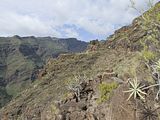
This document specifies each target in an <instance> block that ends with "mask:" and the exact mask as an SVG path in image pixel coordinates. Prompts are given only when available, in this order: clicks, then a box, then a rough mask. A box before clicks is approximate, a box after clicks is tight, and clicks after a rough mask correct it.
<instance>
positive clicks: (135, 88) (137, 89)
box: [124, 78, 147, 100]
mask: <svg viewBox="0 0 160 120" xmlns="http://www.w3.org/2000/svg"><path fill="white" fill-rule="evenodd" d="M129 84H130V88H129V90H127V91H124V92H125V93H130V95H129V97H128V99H127V100H129V99H130V98H131V97H132V96H133V97H134V99H136V98H137V97H140V99H145V98H144V95H146V94H147V93H145V92H143V89H144V88H145V85H140V83H139V82H138V81H137V78H135V79H133V81H131V80H129Z"/></svg>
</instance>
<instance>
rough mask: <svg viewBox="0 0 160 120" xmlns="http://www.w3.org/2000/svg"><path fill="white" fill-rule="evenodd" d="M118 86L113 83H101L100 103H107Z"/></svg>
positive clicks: (99, 87)
mask: <svg viewBox="0 0 160 120" xmlns="http://www.w3.org/2000/svg"><path fill="white" fill-rule="evenodd" d="M117 86H118V84H117V83H115V82H112V83H101V84H100V85H99V86H98V89H99V91H100V98H99V99H98V101H97V102H98V103H102V102H105V101H106V100H108V99H109V98H110V96H111V93H112V91H113V90H114V89H116V88H117Z"/></svg>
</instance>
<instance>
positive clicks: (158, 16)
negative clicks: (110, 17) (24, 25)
mask: <svg viewBox="0 0 160 120" xmlns="http://www.w3.org/2000/svg"><path fill="white" fill-rule="evenodd" d="M144 18H145V19H144ZM159 51H160V3H157V4H156V5H155V6H154V7H153V8H151V9H150V10H149V11H147V12H146V13H144V15H143V16H140V17H139V18H137V19H135V20H134V21H133V23H132V24H131V25H130V26H126V27H123V28H121V29H119V30H117V31H116V32H115V34H114V35H112V36H110V37H109V38H108V40H107V41H105V42H98V41H92V42H91V44H90V45H89V47H88V50H87V51H86V52H83V53H78V54H77V53H76V54H63V55H60V56H59V57H58V58H55V59H51V60H49V61H48V63H47V65H46V66H45V67H44V68H43V70H42V71H41V72H40V74H39V80H37V81H36V82H34V83H33V84H32V85H31V86H30V88H29V89H26V90H25V91H23V92H21V94H19V95H18V96H17V97H16V98H15V99H13V100H12V101H11V102H10V103H9V104H8V105H7V106H5V107H3V108H2V109H1V110H0V117H1V119H4V120H7V119H9V120H25V119H26V120H33V119H36V120H149V119H154V120H159V119H160V114H159V113H160V102H159V99H160V98H159V91H160V88H159V86H160V84H159V83H160V78H159V75H160V69H159V68H160V52H159Z"/></svg>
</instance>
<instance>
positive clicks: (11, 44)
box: [0, 36, 87, 107]
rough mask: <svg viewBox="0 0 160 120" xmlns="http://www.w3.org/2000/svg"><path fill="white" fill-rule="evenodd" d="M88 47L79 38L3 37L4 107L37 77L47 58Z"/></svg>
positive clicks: (0, 68) (1, 79) (1, 81)
mask: <svg viewBox="0 0 160 120" xmlns="http://www.w3.org/2000/svg"><path fill="white" fill-rule="evenodd" d="M71 43H73V44H71ZM73 46H75V47H73ZM86 47H87V43H85V42H82V41H78V40H77V39H75V38H68V39H58V38H51V37H38V38H36V37H33V36H31V37H19V36H14V37H0V91H1V93H3V95H2V96H1V95H0V96H1V97H2V98H1V101H3V102H1V101H0V104H1V105H0V107H1V106H3V104H4V103H5V101H6V102H7V101H8V100H6V99H8V98H9V99H10V98H11V96H15V95H16V94H17V93H18V92H19V91H21V90H23V89H24V88H25V87H27V86H28V85H29V84H30V83H31V82H33V81H34V80H35V79H36V78H37V74H38V69H41V68H42V67H43V65H44V64H45V62H46V60H47V59H49V58H52V57H57V56H58V55H59V54H60V53H70V52H81V51H83V50H85V49H86ZM3 99H4V100H3Z"/></svg>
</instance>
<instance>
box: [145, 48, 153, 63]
mask: <svg viewBox="0 0 160 120" xmlns="http://www.w3.org/2000/svg"><path fill="white" fill-rule="evenodd" d="M142 56H143V58H144V59H145V60H146V61H148V60H152V59H154V58H155V54H154V53H153V52H152V51H148V50H143V51H142Z"/></svg>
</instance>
